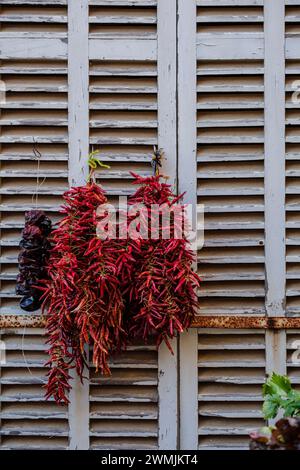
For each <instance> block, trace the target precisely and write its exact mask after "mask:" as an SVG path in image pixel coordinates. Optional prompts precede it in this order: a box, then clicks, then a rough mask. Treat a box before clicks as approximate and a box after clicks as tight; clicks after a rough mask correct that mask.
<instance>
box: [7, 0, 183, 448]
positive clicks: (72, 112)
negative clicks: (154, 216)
mask: <svg viewBox="0 0 300 470" xmlns="http://www.w3.org/2000/svg"><path fill="white" fill-rule="evenodd" d="M0 4H1V5H0V23H1V30H0V61H1V62H0V69H1V79H2V80H3V82H4V83H5V86H6V102H5V103H4V104H3V106H1V136H0V139H1V142H0V143H1V152H0V158H1V183H2V184H1V207H0V209H1V235H2V237H1V274H0V275H1V314H3V315H16V314H22V312H21V311H20V310H19V307H18V299H17V298H16V296H15V294H14V288H15V279H16V274H17V255H18V242H19V238H20V230H21V228H22V226H23V223H24V211H25V210H29V209H31V208H35V207H38V208H41V209H44V210H46V211H47V212H48V213H49V215H50V216H51V218H52V219H54V220H57V210H58V207H59V205H60V202H61V199H60V197H61V194H62V193H63V192H64V191H65V190H66V189H67V187H68V185H79V184H82V183H84V182H85V180H86V176H87V171H88V169H87V155H88V153H89V151H91V150H96V149H99V150H100V158H101V160H102V161H105V162H109V164H110V166H111V169H110V170H106V171H103V172H99V174H98V175H97V178H98V181H99V182H100V183H101V184H103V186H104V187H105V189H107V191H108V194H109V197H110V198H111V199H112V201H114V202H116V201H117V197H118V196H119V195H124V194H129V193H130V192H131V191H132V187H131V186H130V183H131V180H132V178H131V176H129V171H130V170H131V171H136V172H137V173H140V174H145V175H146V174H147V175H148V174H150V173H151V166H150V163H151V155H152V152H153V146H154V145H156V146H157V147H161V148H163V149H164V151H165V154H166V160H165V162H164V169H165V171H166V172H167V173H168V174H169V175H170V177H171V179H170V182H171V184H172V185H175V184H176V102H175V97H176V2H174V1H173V0H165V1H164V2H159V4H157V0H69V1H67V0H52V1H51V0H41V1H35V0H28V1H26V0H24V1H20V0H12V1H1V2H0ZM166 44H168V47H166ZM33 147H35V148H36V149H37V150H38V151H39V152H41V154H42V157H41V159H40V162H39V164H38V162H37V161H36V159H35V158H34V153H33ZM37 177H38V178H39V183H40V186H39V188H38V200H37V203H36V198H35V195H36V192H37V186H36V185H37ZM20 334H21V333H20V331H19V330H12V331H11V333H10V335H11V336H12V337H13V345H12V346H11V345H10V346H9V348H10V350H11V351H12V353H9V361H8V363H7V365H6V366H5V367H3V368H2V369H1V379H0V380H1V387H2V390H3V400H2V401H1V403H2V410H1V420H2V427H1V433H2V434H1V435H2V441H1V442H2V447H3V448H14V447H17V448H48V447H49V446H50V447H51V446H52V445H53V447H57V446H58V447H69V448H71V449H76V448H89V447H91V448H93V449H101V448H112V449H117V448H128V447H129V448H149V449H155V448H157V447H158V446H160V447H164V448H175V447H176V441H177V391H176V382H177V377H176V365H177V345H176V341H174V351H175V355H174V357H172V356H170V354H169V352H168V351H167V350H166V348H165V347H162V348H161V349H160V351H159V353H157V352H156V350H155V348H154V347H153V346H151V345H150V346H148V347H147V346H146V347H142V346H139V345H136V346H133V347H132V348H130V350H129V351H128V353H127V354H125V355H123V356H121V357H120V358H118V359H116V360H115V362H114V363H113V364H112V369H113V377H112V378H111V379H108V378H101V377H99V376H96V375H95V373H94V371H93V369H91V371H90V381H89V382H87V381H86V382H85V384H84V386H81V385H80V384H79V383H78V379H77V378H76V377H74V381H73V385H74V386H73V390H72V392H71V394H70V400H71V403H70V406H69V409H68V410H66V409H64V410H63V411H62V409H60V408H56V407H55V405H53V404H51V403H50V404H49V405H48V404H47V403H45V402H44V401H43V400H42V398H41V397H42V396H43V390H42V388H41V387H42V382H39V381H40V380H43V381H45V379H44V378H43V379H42V377H43V374H45V373H46V370H45V369H43V367H42V364H43V360H44V358H43V357H42V356H43V355H42V349H43V348H44V346H43V342H44V339H43V337H42V331H40V330H36V331H35V330H31V331H30V330H27V329H26V330H25V337H26V340H27V339H28V341H29V343H30V353H28V355H29V356H30V355H33V356H34V357H33V359H32V361H33V362H32V367H31V368H30V370H28V369H27V365H26V364H27V363H24V364H23V363H22V357H23V356H22V348H23V346H22V335H21V336H20ZM7 335H8V333H7V331H6V330H5V331H4V336H3V338H4V340H6V339H7V338H9V340H10V337H11V336H7ZM29 338H30V339H29ZM25 349H26V348H25ZM15 351H16V352H15ZM35 351H37V352H35ZM15 354H16V355H17V354H19V356H21V357H18V361H19V362H18V369H17V370H16V369H14V368H15V367H16V366H15V364H17V363H16V362H14V355H15ZM35 356H38V358H37V361H38V365H37V363H35V362H34V360H35ZM11 357H12V359H11ZM29 359H30V360H31V356H30V357H29ZM16 360H17V359H16ZM32 371H33V373H34V374H36V375H37V376H38V379H37V382H36V381H35V379H34V380H33V379H31V373H32ZM27 372H28V378H27V375H26V374H27ZM87 374H88V372H87ZM7 376H9V377H12V380H13V383H12V387H11V388H10V389H7V391H6V388H5V387H6V385H7V384H6V381H5V380H6V377H7ZM25 376H26V377H25ZM25 386H26V387H27V386H28V389H27V388H26V391H24V393H25V395H24V399H23V398H22V393H23V392H20V393H19V392H18V390H19V389H20V390H21V391H23V389H22V388H21V387H25ZM33 388H34V390H33ZM24 390H25V389H24ZM27 390H28V392H27ZM5 400H6V401H5ZM9 400H10V402H11V403H12V405H11V407H10V409H9V406H10V405H6V404H5V403H6V402H8V401H9ZM19 402H21V403H22V404H19ZM37 402H38V403H39V405H37V404H36V403H37ZM51 407H52V408H51ZM19 409H20V412H19V411H18V410H19ZM9 410H11V412H10V411H9ZM51 410H52V411H51ZM56 410H58V411H56ZM29 415H31V416H32V419H29V418H28V416H29ZM22 416H23V417H24V419H22ZM52 431H53V432H52ZM7 436H10V437H7Z"/></svg>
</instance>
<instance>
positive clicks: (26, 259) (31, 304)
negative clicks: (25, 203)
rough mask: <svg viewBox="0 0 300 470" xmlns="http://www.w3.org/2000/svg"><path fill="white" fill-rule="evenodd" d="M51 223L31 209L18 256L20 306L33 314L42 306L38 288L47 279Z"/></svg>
mask: <svg viewBox="0 0 300 470" xmlns="http://www.w3.org/2000/svg"><path fill="white" fill-rule="evenodd" d="M51 229H52V225H51V220H50V219H49V218H48V217H47V216H46V214H45V213H44V212H43V211H40V210H32V211H29V212H26V213H25V227H24V230H23V232H22V239H21V241H20V244H19V246H20V249H21V250H20V253H19V257H18V262H19V275H18V277H17V285H16V294H17V295H22V296H23V297H22V299H21V301H20V307H21V308H22V309H23V310H25V311H27V312H34V311H35V310H38V309H39V308H40V306H41V295H42V291H41V290H40V289H39V288H38V286H39V283H40V281H41V280H43V279H45V278H46V269H45V266H46V263H47V261H48V258H49V250H50V248H51V245H50V242H49V240H48V236H49V235H50V233H51Z"/></svg>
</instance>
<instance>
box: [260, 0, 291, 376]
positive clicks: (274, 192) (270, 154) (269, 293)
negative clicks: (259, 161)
mask: <svg viewBox="0 0 300 470" xmlns="http://www.w3.org/2000/svg"><path fill="white" fill-rule="evenodd" d="M264 17H265V18H264V19H265V30H264V33H265V231H266V233H265V263H266V264H265V266H266V312H267V315H268V316H270V317H274V316H275V317H276V316H284V315H285V284H286V263H285V1H284V0H276V1H273V2H265V7H264ZM266 351H267V356H266V369H267V373H271V372H272V371H273V370H275V371H276V372H278V373H282V374H285V373H286V333H285V331H279V332H272V331H268V332H267V333H266Z"/></svg>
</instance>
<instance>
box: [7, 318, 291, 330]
mask: <svg viewBox="0 0 300 470" xmlns="http://www.w3.org/2000/svg"><path fill="white" fill-rule="evenodd" d="M45 324H46V319H45V317H43V316H41V315H0V328H1V329H5V328H24V327H27V328H44V327H45ZM192 328H219V329H237V330H238V329H240V330H243V329H250V330H251V329H263V330H288V329H298V328H299V329H300V317H254V316H253V317H246V316H243V317H242V316H241V317H237V316H229V315H228V316H209V317H207V316H206V317H205V316H198V317H196V320H195V321H194V322H193V324H192Z"/></svg>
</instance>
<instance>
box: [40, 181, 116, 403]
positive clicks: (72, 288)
mask: <svg viewBox="0 0 300 470" xmlns="http://www.w3.org/2000/svg"><path fill="white" fill-rule="evenodd" d="M64 200H65V201H66V205H65V206H64V208H63V210H62V212H63V213H64V214H65V217H64V218H63V219H62V220H61V222H60V223H59V226H58V228H57V229H56V230H54V231H53V237H52V241H53V243H54V248H53V250H52V252H51V256H50V260H49V264H48V271H49V277H50V282H48V283H47V287H46V290H45V293H44V296H43V297H44V307H47V309H48V313H47V334H48V343H49V344H50V350H49V354H50V360H49V361H48V363H47V365H49V366H50V371H49V374H48V375H49V377H48V385H47V393H46V397H47V398H49V397H51V396H53V397H54V399H55V400H56V401H57V402H65V403H68V397H67V392H68V391H69V390H70V384H69V380H70V375H69V371H70V369H71V368H72V367H75V368H76V371H77V373H78V375H79V376H80V378H81V379H82V377H83V369H84V364H85V362H86V361H87V360H88V358H87V357H86V348H85V346H86V345H91V346H92V348H93V363H94V364H95V366H96V368H97V369H99V370H100V371H101V372H102V373H104V374H109V367H108V365H107V361H108V358H109V356H110V354H111V353H112V352H114V351H116V350H118V349H120V348H121V345H122V342H123V341H124V340H123V336H124V332H123V330H122V318H123V312H124V301H123V298H122V295H121V289H120V282H119V280H118V278H117V276H116V260H117V258H118V252H117V251H115V250H112V247H111V246H110V243H109V242H108V241H101V240H100V239H97V238H96V225H95V211H96V209H97V207H98V206H99V205H102V204H105V203H106V197H105V195H104V192H103V190H102V189H101V188H100V187H99V186H97V185H96V184H94V183H89V184H87V185H86V186H83V187H78V188H72V189H71V190H70V191H68V192H67V193H65V195H64Z"/></svg>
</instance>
